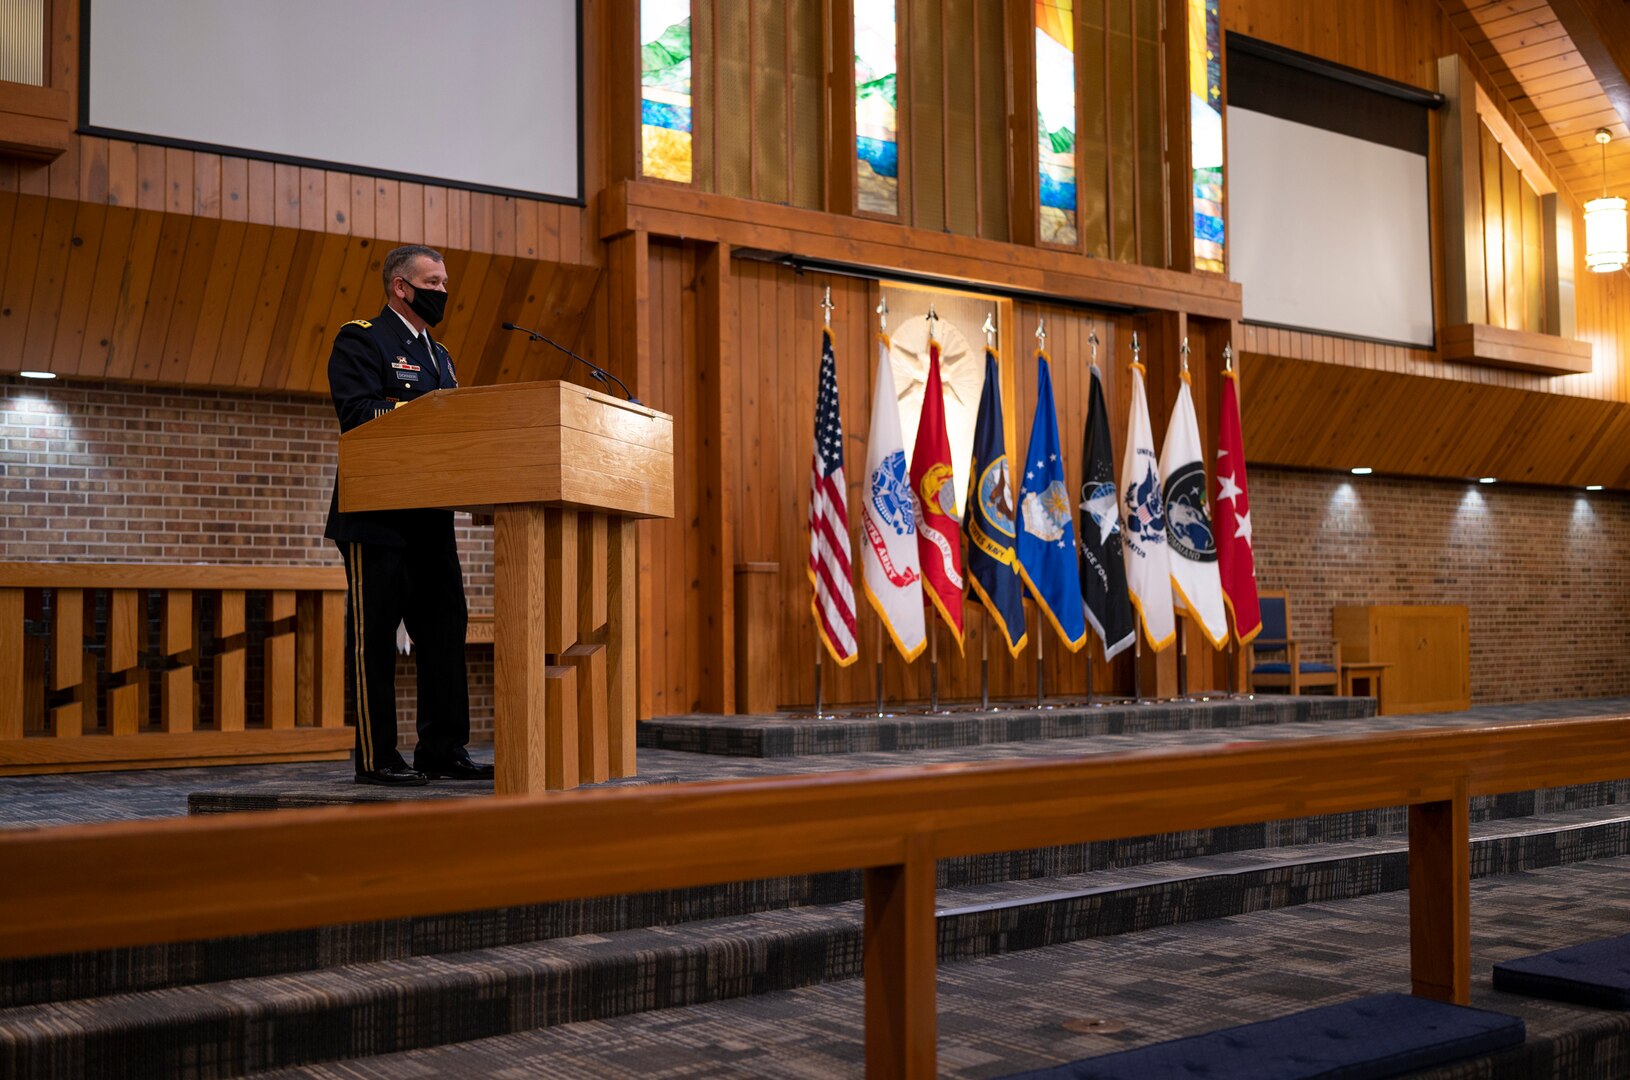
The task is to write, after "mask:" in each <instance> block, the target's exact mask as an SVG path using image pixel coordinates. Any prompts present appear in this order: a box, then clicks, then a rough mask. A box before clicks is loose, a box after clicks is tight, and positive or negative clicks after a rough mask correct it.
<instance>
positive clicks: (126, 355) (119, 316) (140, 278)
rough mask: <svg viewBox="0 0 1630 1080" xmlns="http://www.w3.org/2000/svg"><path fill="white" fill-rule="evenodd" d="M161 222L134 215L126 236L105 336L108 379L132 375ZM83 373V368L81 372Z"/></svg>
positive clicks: (155, 217)
mask: <svg viewBox="0 0 1630 1080" xmlns="http://www.w3.org/2000/svg"><path fill="white" fill-rule="evenodd" d="M163 229H164V218H163V216H162V215H158V214H146V213H138V214H137V215H136V217H135V222H134V224H133V226H132V230H131V236H130V254H129V258H128V260H127V264H126V267H125V268H124V271H123V272H122V273H121V276H120V277H119V292H118V299H117V302H116V303H115V305H114V316H113V328H112V331H111V332H110V333H109V335H108V347H107V354H106V355H107V366H106V369H105V371H104V372H103V374H104V375H105V376H106V377H108V378H110V379H128V378H131V377H132V376H133V375H134V374H135V371H136V360H137V355H138V352H139V345H140V342H141V334H142V326H143V325H144V323H145V322H146V313H147V303H148V294H149V288H150V285H151V283H152V280H153V274H154V273H155V271H156V264H157V261H158V255H159V250H160V244H161V242H162V238H163ZM81 371H82V373H86V374H88V372H84V369H83V367H82V368H81Z"/></svg>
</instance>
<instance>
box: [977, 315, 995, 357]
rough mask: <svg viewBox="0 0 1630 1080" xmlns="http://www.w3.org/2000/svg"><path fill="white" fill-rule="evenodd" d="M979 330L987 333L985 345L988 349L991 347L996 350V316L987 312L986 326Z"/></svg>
mask: <svg viewBox="0 0 1630 1080" xmlns="http://www.w3.org/2000/svg"><path fill="white" fill-rule="evenodd" d="M979 329H981V330H983V331H984V332H985V345H986V346H987V347H989V348H995V347H996V317H995V316H994V315H992V314H991V313H990V312H988V311H987V312H985V325H984V326H981V327H980V328H979Z"/></svg>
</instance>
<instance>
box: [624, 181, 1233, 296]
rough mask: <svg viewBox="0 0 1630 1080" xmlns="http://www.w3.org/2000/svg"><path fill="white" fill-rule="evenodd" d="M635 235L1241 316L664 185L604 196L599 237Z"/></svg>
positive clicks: (897, 233)
mask: <svg viewBox="0 0 1630 1080" xmlns="http://www.w3.org/2000/svg"><path fill="white" fill-rule="evenodd" d="M638 231H644V232H648V233H650V234H651V235H653V236H668V237H676V238H681V239H690V240H703V241H713V242H723V243H728V244H731V245H732V246H734V247H735V248H737V249H745V250H751V251H754V252H769V253H775V254H783V255H786V256H789V257H791V258H794V259H805V260H810V261H817V262H829V263H834V264H841V265H843V266H852V267H855V268H857V269H864V270H871V271H876V272H877V273H878V274H880V275H888V274H899V275H906V276H923V277H934V278H943V279H945V280H947V281H957V282H960V283H963V284H965V285H970V286H979V287H984V288H987V289H992V290H995V291H998V292H1009V293H1011V292H1019V293H1032V294H1036V295H1041V296H1047V297H1050V298H1052V299H1055V300H1063V301H1072V300H1073V301H1077V302H1082V303H1096V304H1105V305H1116V306H1121V307H1127V308H1144V309H1153V310H1161V311H1183V312H1187V313H1189V314H1191V315H1202V316H1207V317H1211V318H1218V319H1238V318H1240V317H1241V308H1240V295H1241V291H1240V286H1239V285H1238V284H1237V283H1235V282H1232V281H1228V280H1226V279H1224V278H1220V277H1217V276H1216V275H1212V274H1203V275H1201V274H1184V273H1178V272H1176V271H1172V270H1162V269H1158V268H1155V267H1148V266H1138V265H1136V264H1132V263H1121V262H1115V261H1113V260H1109V259H1092V258H1088V257H1086V256H1082V255H1077V254H1074V253H1072V252H1063V251H1046V250H1041V249H1038V248H1031V247H1024V246H1022V245H1018V244H1008V243H1003V242H1001V241H997V240H985V239H981V238H978V237H971V236H957V235H954V234H949V233H940V232H933V231H931V230H926V229H914V228H911V227H909V226H905V225H898V224H895V223H894V222H889V221H877V220H871V219H865V218H856V217H847V216H845V215H841V214H828V213H823V212H821V211H819V210H801V209H797V208H795V207H787V206H779V205H773V204H769V203H759V202H753V201H752V200H749V199H736V198H731V197H729V196H725V195H713V194H709V193H707V192H700V191H692V190H686V189H682V188H675V187H672V186H669V185H665V184H652V183H647V182H632V181H631V182H626V183H621V184H615V185H612V186H611V187H609V188H607V189H606V191H605V193H604V195H603V196H602V198H601V211H600V235H601V238H602V239H605V240H611V239H614V238H616V237H618V236H622V235H624V234H626V233H630V232H638Z"/></svg>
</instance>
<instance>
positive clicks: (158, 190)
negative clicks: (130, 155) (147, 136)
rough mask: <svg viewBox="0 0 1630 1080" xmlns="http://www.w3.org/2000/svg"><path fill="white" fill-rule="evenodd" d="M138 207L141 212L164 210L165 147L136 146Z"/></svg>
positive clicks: (139, 144) (145, 144)
mask: <svg viewBox="0 0 1630 1080" xmlns="http://www.w3.org/2000/svg"><path fill="white" fill-rule="evenodd" d="M136 207H137V209H139V210H163V209H164V147H162V146H153V145H150V144H148V143H138V144H137V146H136Z"/></svg>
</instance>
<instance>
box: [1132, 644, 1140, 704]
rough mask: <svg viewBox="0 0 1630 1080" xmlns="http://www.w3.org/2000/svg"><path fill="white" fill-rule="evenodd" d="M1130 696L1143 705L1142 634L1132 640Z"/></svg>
mask: <svg viewBox="0 0 1630 1080" xmlns="http://www.w3.org/2000/svg"><path fill="white" fill-rule="evenodd" d="M1132 696H1133V697H1134V698H1135V699H1136V700H1137V702H1138V704H1140V705H1141V704H1143V634H1142V633H1141V631H1140V632H1139V634H1138V636H1137V637H1136V638H1134V639H1132Z"/></svg>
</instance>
